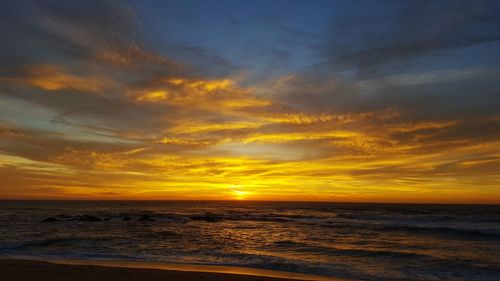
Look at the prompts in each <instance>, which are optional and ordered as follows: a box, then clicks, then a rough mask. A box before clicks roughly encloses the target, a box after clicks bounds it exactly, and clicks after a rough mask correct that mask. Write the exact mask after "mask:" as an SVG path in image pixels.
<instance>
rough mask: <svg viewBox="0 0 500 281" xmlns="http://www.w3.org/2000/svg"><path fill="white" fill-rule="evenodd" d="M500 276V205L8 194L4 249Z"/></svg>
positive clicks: (392, 276) (402, 276)
mask: <svg viewBox="0 0 500 281" xmlns="http://www.w3.org/2000/svg"><path fill="white" fill-rule="evenodd" d="M15 256H24V257H34V258H69V259H111V260H133V261H154V262H169V263H187V264H209V265H231V266H244V267H253V268H263V269H274V270H282V271H290V272H299V273H308V274H316V275H326V276H334V277H342V278H355V279H361V280H500V206H471V205H403V204H340V203H301V202H300V203H299V202H245V201H234V202H193V201H189V202H186V201H154V202H152V201H149V202H143V201H141V202H131V201H127V202H125V201H121V202H109V201H107V202H103V201H0V257H15Z"/></svg>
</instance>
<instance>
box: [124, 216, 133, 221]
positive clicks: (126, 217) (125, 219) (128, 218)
mask: <svg viewBox="0 0 500 281" xmlns="http://www.w3.org/2000/svg"><path fill="white" fill-rule="evenodd" d="M131 219H132V218H131V217H129V216H123V217H122V220H124V221H129V220H131Z"/></svg>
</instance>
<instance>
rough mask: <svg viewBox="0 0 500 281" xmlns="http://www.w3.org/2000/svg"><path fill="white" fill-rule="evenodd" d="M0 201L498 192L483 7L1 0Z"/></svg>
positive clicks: (487, 19)
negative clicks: (16, 199)
mask: <svg viewBox="0 0 500 281" xmlns="http://www.w3.org/2000/svg"><path fill="white" fill-rule="evenodd" d="M0 40H1V44H0V198H26V199H28V198H38V199H49V198H50V199H62V198H78V199H255V200H321V201H372V202H373V201H376V202H448V203H449V202H469V203H473V202H481V203H500V1H481V0H476V1H413V2H412V1H350V0H349V1H329V0H328V1H319V0H315V1H306V0H304V1H290V0H286V1H269V0H265V1H256V0H252V1H238V0H230V1H222V0H220V1H209V0H206V1H186V0H182V1H142V0H135V1H45V0H40V1H33V2H31V1H26V0H22V1H21V0H20V1H1V3H0Z"/></svg>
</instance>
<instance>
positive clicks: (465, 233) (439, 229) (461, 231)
mask: <svg viewBox="0 0 500 281" xmlns="http://www.w3.org/2000/svg"><path fill="white" fill-rule="evenodd" d="M376 229H377V230H380V231H391V232H392V231H403V232H411V233H416V234H435V235H453V236H458V237H462V238H466V239H468V240H476V239H478V240H482V239H488V240H490V239H493V240H500V230H498V229H491V230H476V229H465V228H460V227H446V226H423V225H387V226H377V227H376Z"/></svg>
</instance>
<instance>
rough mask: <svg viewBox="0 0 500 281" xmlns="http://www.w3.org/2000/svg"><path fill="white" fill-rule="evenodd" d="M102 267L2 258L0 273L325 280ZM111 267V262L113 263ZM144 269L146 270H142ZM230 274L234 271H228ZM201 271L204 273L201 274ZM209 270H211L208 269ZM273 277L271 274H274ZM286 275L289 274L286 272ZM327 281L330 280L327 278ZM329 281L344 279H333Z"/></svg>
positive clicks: (54, 277)
mask: <svg viewBox="0 0 500 281" xmlns="http://www.w3.org/2000/svg"><path fill="white" fill-rule="evenodd" d="M102 264H103V265H96V264H88V263H87V264H85V263H80V264H79V262H78V261H67V262H64V261H57V262H54V261H40V260H17V259H1V260H0V273H1V279H2V280H3V281H30V280H37V281H45V280H50V281H66V280H72V281H80V280H81V281H84V280H94V281H101V280H102V281H108V280H121V281H146V280H149V281H156V280H162V281H168V280H183V281H194V280H198V281H199V280H204V281H209V280H219V281H233V280H238V281H284V280H322V279H316V278H314V277H311V278H307V277H305V278H304V279H298V278H295V277H293V276H289V277H283V278H278V277H271V276H265V271H264V272H260V274H259V272H256V274H257V275H252V274H249V273H250V272H244V271H243V272H242V273H241V274H238V273H233V272H231V273H230V272H207V271H203V270H201V269H196V268H195V267H194V268H192V269H191V270H188V269H187V267H186V266H184V267H182V266H180V267H179V268H178V269H177V270H175V269H160V268H146V267H148V266H147V265H145V264H142V265H141V264H134V263H130V264H129V265H126V264H124V263H121V264H115V265H114V266H112V265H110V263H107V262H102ZM111 264H112V263H111ZM142 266H144V267H142ZM171 268H172V267H171ZM228 269H229V271H231V268H228ZM200 270H201V271H200ZM207 270H209V269H207ZM271 274H272V273H271ZM277 274H279V273H277ZM283 274H284V275H283V276H286V275H287V273H285V272H283ZM324 280H327V279H324ZM328 280H338V281H341V280H345V279H333V278H329V279H328Z"/></svg>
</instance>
